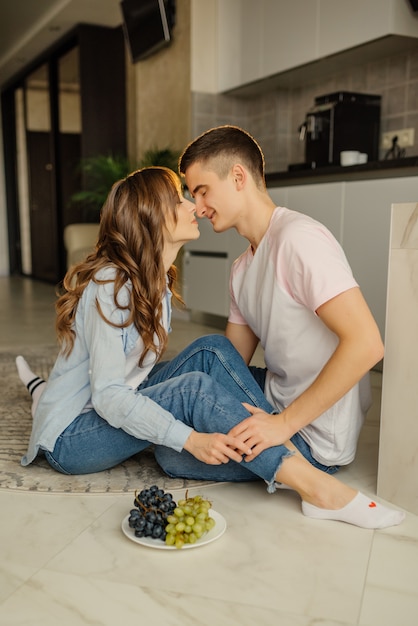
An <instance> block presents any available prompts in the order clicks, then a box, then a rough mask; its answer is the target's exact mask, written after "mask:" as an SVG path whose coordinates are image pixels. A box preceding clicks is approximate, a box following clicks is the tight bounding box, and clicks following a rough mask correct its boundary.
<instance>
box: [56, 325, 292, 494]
mask: <svg viewBox="0 0 418 626" xmlns="http://www.w3.org/2000/svg"><path fill="white" fill-rule="evenodd" d="M263 372H264V370H259V371H258V372H257V375H258V376H260V380H264V374H263ZM137 393H141V394H143V395H146V396H148V397H150V398H152V399H153V400H154V401H155V402H157V403H158V404H159V405H161V406H162V407H163V408H165V409H166V410H168V411H170V412H171V413H172V414H173V415H174V416H175V417H176V418H177V419H179V420H181V421H182V422H184V423H186V424H188V425H189V426H192V427H193V428H194V429H195V430H197V431H199V432H223V433H227V432H228V431H229V430H230V429H231V428H232V427H233V426H234V425H235V424H237V423H239V422H240V421H242V420H243V419H244V418H245V417H247V416H248V415H249V413H248V411H247V410H246V409H245V408H244V407H243V405H242V403H243V402H247V403H250V404H252V405H255V406H258V407H259V408H261V409H263V410H265V411H267V412H269V413H272V412H273V408H272V406H271V405H270V404H269V403H268V402H267V400H266V398H265V396H264V394H263V391H262V387H260V384H259V383H258V382H257V381H256V378H255V377H254V375H253V373H252V372H251V370H250V369H249V368H248V367H247V365H246V364H245V362H244V361H243V360H242V358H241V356H240V354H239V353H238V352H237V351H236V350H235V348H234V347H233V346H232V344H231V343H230V342H229V340H228V339H226V338H225V337H224V336H221V335H207V336H205V337H201V338H199V339H197V340H196V341H194V342H193V343H192V344H190V346H188V347H187V348H186V349H185V350H183V351H182V352H181V353H180V354H179V355H178V356H176V357H175V358H174V359H173V360H172V361H169V362H167V363H163V364H158V365H157V366H156V367H155V368H154V369H153V370H152V371H151V373H150V375H149V377H148V379H147V380H146V381H145V382H144V383H142V384H141V385H140V386H139V387H138V390H137ZM295 443H296V442H295ZM149 445H150V443H149V442H148V441H142V440H139V439H136V438H135V437H133V436H132V435H129V434H127V433H126V432H124V431H123V430H122V429H118V428H114V427H112V426H110V425H109V424H108V423H107V422H106V420H104V419H102V418H101V417H100V416H99V415H97V413H96V412H95V411H94V410H91V411H89V412H87V413H82V414H81V415H79V416H78V417H77V418H76V419H75V420H74V422H73V423H72V424H71V425H70V426H69V427H68V428H67V429H66V430H65V431H64V432H63V433H62V434H61V436H60V437H59V438H58V440H57V442H56V444H55V447H54V450H53V452H52V453H51V452H46V453H45V455H46V458H47V460H48V461H49V463H50V464H51V465H52V466H53V467H54V468H55V469H57V470H58V471H61V472H63V473H66V474H85V473H93V472H99V471H103V470H106V469H109V468H111V467H114V466H115V465H117V464H119V463H121V462H123V461H125V460H126V459H128V458H129V457H131V456H133V455H135V454H137V453H139V452H141V451H142V450H144V449H145V448H147V447H148V446H149ZM291 454H292V452H290V451H289V449H288V448H286V447H285V446H282V445H280V446H274V447H271V448H269V449H267V450H265V451H264V452H262V453H261V454H260V455H258V456H257V457H256V458H255V459H254V460H253V461H250V462H248V463H246V462H241V463H236V462H233V461H230V462H229V463H226V464H222V465H208V464H205V463H203V462H201V461H198V460H197V459H195V458H194V457H193V456H192V455H191V454H189V453H187V452H186V451H183V452H181V453H178V452H175V451H174V450H171V449H170V448H166V447H164V446H156V448H155V456H156V459H157V462H158V463H159V464H160V466H161V467H162V469H163V470H164V471H165V472H166V473H167V474H168V475H170V476H182V477H185V478H191V479H199V480H215V481H221V482H223V481H233V482H239V481H248V480H255V479H258V478H262V479H264V480H265V481H266V482H267V483H268V484H269V485H271V486H272V488H274V487H273V483H274V477H275V475H276V472H277V470H278V469H279V468H280V466H281V464H282V462H283V459H284V458H286V457H288V456H290V455H291Z"/></svg>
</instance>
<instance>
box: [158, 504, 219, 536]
mask: <svg viewBox="0 0 418 626" xmlns="http://www.w3.org/2000/svg"><path fill="white" fill-rule="evenodd" d="M187 496H188V494H187V492H186V497H185V499H184V500H179V501H178V502H177V506H176V508H175V509H174V511H173V512H172V513H171V514H170V515H168V516H167V522H168V524H167V526H166V527H165V532H166V537H165V543H166V544H167V545H168V546H175V547H176V548H182V547H183V546H184V545H185V544H186V543H196V541H197V540H198V539H200V538H201V537H203V535H204V534H205V533H207V532H208V531H209V530H211V529H212V528H213V527H214V526H215V520H214V519H213V518H212V517H210V515H209V511H210V508H211V506H212V502H209V500H206V499H205V498H204V497H203V496H194V497H190V498H188V497H187Z"/></svg>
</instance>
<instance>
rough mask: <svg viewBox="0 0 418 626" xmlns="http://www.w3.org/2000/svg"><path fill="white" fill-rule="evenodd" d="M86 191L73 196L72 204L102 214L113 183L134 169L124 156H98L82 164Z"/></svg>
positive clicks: (83, 161) (85, 160)
mask: <svg viewBox="0 0 418 626" xmlns="http://www.w3.org/2000/svg"><path fill="white" fill-rule="evenodd" d="M80 169H81V171H82V174H83V179H84V187H85V189H83V190H81V191H77V192H76V193H75V194H73V195H72V196H71V203H72V204H82V205H84V206H85V207H86V208H87V209H91V210H93V211H94V210H96V211H97V212H100V209H101V208H102V206H103V203H104V201H105V200H106V198H107V195H108V193H109V191H110V188H111V187H112V185H113V183H115V182H116V181H117V180H120V179H121V178H124V177H125V176H127V175H128V174H129V173H130V172H131V171H132V170H133V169H135V168H133V167H132V166H131V164H130V163H129V160H128V159H127V158H126V157H122V156H112V155H108V156H105V155H98V156H95V157H90V158H87V159H83V160H82V161H81V163H80Z"/></svg>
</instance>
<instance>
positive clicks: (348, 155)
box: [340, 150, 360, 166]
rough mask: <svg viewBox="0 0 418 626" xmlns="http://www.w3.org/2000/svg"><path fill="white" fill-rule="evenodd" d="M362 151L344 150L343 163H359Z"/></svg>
mask: <svg viewBox="0 0 418 626" xmlns="http://www.w3.org/2000/svg"><path fill="white" fill-rule="evenodd" d="M359 157H360V152H359V151H358V150H344V151H343V152H340V163H341V165H344V166H346V165H357V163H359Z"/></svg>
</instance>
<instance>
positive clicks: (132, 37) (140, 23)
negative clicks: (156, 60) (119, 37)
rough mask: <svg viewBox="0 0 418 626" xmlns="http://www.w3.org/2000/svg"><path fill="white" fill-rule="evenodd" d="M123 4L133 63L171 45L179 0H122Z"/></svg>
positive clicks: (121, 4)
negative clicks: (176, 1) (177, 1)
mask: <svg viewBox="0 0 418 626" xmlns="http://www.w3.org/2000/svg"><path fill="white" fill-rule="evenodd" d="M120 7H121V11H122V17H123V30H124V33H125V38H126V41H127V43H128V47H129V50H130V53H131V58H132V62H133V63H136V62H137V61H141V60H142V59H146V58H147V57H149V56H151V55H152V54H154V53H155V52H157V51H158V50H159V49H160V48H162V47H164V46H168V45H169V44H170V42H171V38H172V29H173V26H174V23H175V0H122V1H121V3H120Z"/></svg>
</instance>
